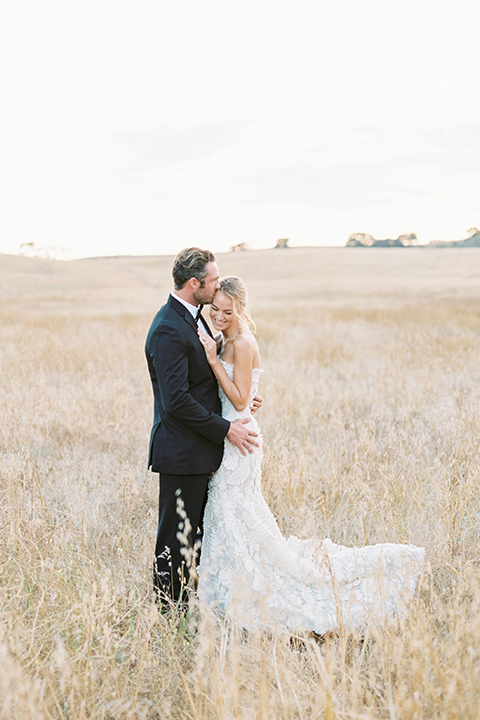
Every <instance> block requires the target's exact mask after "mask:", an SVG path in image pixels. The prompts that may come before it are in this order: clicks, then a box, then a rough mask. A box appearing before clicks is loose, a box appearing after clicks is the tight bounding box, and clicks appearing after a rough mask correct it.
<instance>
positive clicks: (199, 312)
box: [195, 305, 203, 325]
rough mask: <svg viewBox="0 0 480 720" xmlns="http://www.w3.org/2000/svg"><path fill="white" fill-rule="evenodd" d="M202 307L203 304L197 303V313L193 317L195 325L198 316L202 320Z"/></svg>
mask: <svg viewBox="0 0 480 720" xmlns="http://www.w3.org/2000/svg"><path fill="white" fill-rule="evenodd" d="M202 308H203V305H199V306H198V311H197V315H196V317H195V322H196V323H197V325H198V321H199V320H200V318H202V320H203V317H202Z"/></svg>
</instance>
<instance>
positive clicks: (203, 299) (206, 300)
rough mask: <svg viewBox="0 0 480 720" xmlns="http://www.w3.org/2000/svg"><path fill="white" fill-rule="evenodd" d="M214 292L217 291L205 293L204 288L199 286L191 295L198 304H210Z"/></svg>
mask: <svg viewBox="0 0 480 720" xmlns="http://www.w3.org/2000/svg"><path fill="white" fill-rule="evenodd" d="M216 292H217V291H216V290H214V292H213V293H210V295H207V294H206V290H205V288H199V289H198V290H197V291H196V292H194V294H193V297H194V299H195V302H197V303H198V304H199V305H211V304H212V301H213V298H214V297H215V293H216Z"/></svg>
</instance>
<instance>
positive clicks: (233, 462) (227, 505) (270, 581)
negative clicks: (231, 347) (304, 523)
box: [199, 361, 424, 633]
mask: <svg viewBox="0 0 480 720" xmlns="http://www.w3.org/2000/svg"><path fill="white" fill-rule="evenodd" d="M222 364H223V366H224V368H225V370H226V372H227V373H228V375H229V377H230V378H233V365H230V364H228V363H225V362H223V361H222ZM261 372H262V371H261V370H254V371H253V379H252V390H251V398H253V396H254V395H255V394H256V392H257V388H258V383H259V379H260V374H261ZM220 398H221V401H222V415H223V417H225V418H227V419H228V420H235V419H237V418H242V417H250V410H249V408H247V409H246V410H244V411H242V412H237V411H236V410H235V408H234V407H233V405H232V404H231V402H230V401H229V400H228V398H227V397H226V395H225V393H224V392H223V390H222V389H221V388H220ZM251 421H252V424H253V426H254V428H255V430H256V431H259V429H258V425H257V422H256V419H255V417H252V420H251ZM261 460H262V449H261V437H260V447H258V448H256V449H255V450H254V452H253V453H252V454H247V455H246V456H243V455H242V454H241V453H240V451H239V450H238V449H237V448H236V447H235V446H234V445H232V444H231V443H230V442H229V441H228V440H226V441H225V453H224V457H223V461H222V464H221V466H220V468H219V469H218V470H217V472H216V473H215V474H214V475H213V476H212V478H211V480H210V485H209V491H208V501H207V505H206V508H205V516H204V538H203V545H202V555H201V564H200V569H199V575H200V583H199V599H200V603H201V604H206V605H207V606H209V607H210V608H213V609H215V610H220V612H221V613H222V614H223V615H225V616H226V617H228V618H230V619H232V620H233V621H235V622H238V623H240V624H241V625H243V626H244V627H245V628H247V629H249V630H253V629H256V628H272V629H285V630H290V631H296V630H297V631H300V630H313V631H315V632H317V633H325V632H328V631H331V630H334V629H336V628H340V627H342V626H343V627H347V628H349V629H352V628H354V627H357V628H362V627H364V626H365V625H366V624H367V623H368V622H371V621H375V622H379V623H383V622H384V621H385V620H386V618H388V617H391V616H392V615H394V614H396V613H398V612H400V611H401V610H402V609H403V608H404V607H405V606H406V603H407V602H408V600H409V599H410V598H411V596H412V593H413V591H414V589H415V586H416V583H417V579H418V576H419V573H420V571H421V567H422V563H423V555H424V549H423V548H419V547H414V546H412V545H393V544H390V543H386V544H381V545H370V546H366V547H362V548H350V547H344V546H343V545H336V544H335V543H333V542H332V541H331V540H328V539H326V540H320V539H318V540H299V539H298V538H296V537H293V536H292V537H289V538H288V539H285V538H284V537H283V536H282V534H281V532H280V530H279V528H278V525H277V523H276V520H275V518H274V516H273V514H272V513H271V511H270V509H269V508H268V505H267V504H266V502H265V500H264V498H263V496H262V493H261V488H260V479H261V468H260V466H261Z"/></svg>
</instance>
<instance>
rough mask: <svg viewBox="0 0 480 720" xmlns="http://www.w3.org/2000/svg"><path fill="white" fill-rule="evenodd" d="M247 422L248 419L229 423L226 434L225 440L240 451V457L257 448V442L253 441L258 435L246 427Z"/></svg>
mask: <svg viewBox="0 0 480 720" xmlns="http://www.w3.org/2000/svg"><path fill="white" fill-rule="evenodd" d="M249 422H250V419H249V418H242V419H240V420H234V421H233V422H231V423H230V429H229V431H228V433H227V438H228V439H229V440H230V442H231V443H232V444H233V445H235V447H237V448H238V449H239V450H240V452H241V453H242V455H246V454H247V452H249V453H252V452H253V449H254V448H255V447H258V442H257V441H256V440H255V438H256V437H258V433H256V432H255V430H249V428H248V427H246V425H247V423H249Z"/></svg>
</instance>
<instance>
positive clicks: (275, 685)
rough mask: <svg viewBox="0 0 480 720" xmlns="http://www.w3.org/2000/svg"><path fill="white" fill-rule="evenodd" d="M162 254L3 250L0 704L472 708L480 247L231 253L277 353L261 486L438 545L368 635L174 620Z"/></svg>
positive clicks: (24, 712) (27, 710)
mask: <svg viewBox="0 0 480 720" xmlns="http://www.w3.org/2000/svg"><path fill="white" fill-rule="evenodd" d="M171 260H172V259H171V258H168V257H165V258H158V257H152V258H110V259H92V260H83V261H75V262H70V263H61V262H55V261H48V260H43V261H41V260H36V259H28V258H19V257H14V256H6V255H4V256H0V307H1V310H0V323H1V338H2V340H1V343H0V374H1V385H0V411H1V418H2V421H1V424H0V448H1V455H0V474H1V475H0V477H1V485H2V494H1V520H0V526H1V536H0V547H1V565H0V707H1V710H0V717H1V718H5V719H7V718H8V719H11V718H14V719H15V720H16V719H19V720H23V719H24V718H25V719H33V718H34V719H35V720H44V719H45V720H46V719H50V718H55V719H57V718H62V719H66V718H68V719H75V720H79V719H83V718H95V719H99V720H113V719H115V720H123V719H127V718H145V719H154V718H182V719H183V718H194V719H195V720H207V719H209V720H210V719H212V720H213V719H215V720H217V719H218V720H223V719H224V718H245V719H249V720H250V719H251V718H261V719H262V720H263V719H267V718H275V719H276V718H285V719H286V718H299V719H305V720H306V719H307V718H308V719H309V720H310V719H313V718H325V719H327V720H333V719H340V718H342V719H343V718H345V719H354V718H358V719H365V720H367V719H371V718H392V719H393V718H396V719H397V720H399V719H400V718H415V719H421V718H452V719H453V718H462V719H463V718H472V720H473V719H474V718H475V719H477V718H478V717H479V715H480V709H479V705H480V703H479V697H480V607H479V603H480V570H479V559H480V531H479V515H480V493H479V480H480V477H479V475H480V473H479V468H480V461H479V457H480V452H479V451H480V448H479V444H480V442H479V429H480V417H479V413H480V410H479V408H480V364H479V358H480V253H479V252H478V251H477V250H475V249H471V250H469V249H462V250H421V249H411V250H398V251H397V250H390V249H389V250H381V249H380V250H361V249H359V250H356V249H343V248H342V249H320V248H316V249H297V250H285V251H273V250H272V251H261V252H255V253H245V254H239V255H223V256H220V257H219V258H218V261H219V265H220V270H221V272H222V273H223V274H230V273H235V274H238V275H241V276H242V277H243V278H244V279H245V281H246V283H247V285H248V287H249V291H250V296H251V309H252V312H253V315H254V318H255V320H256V323H257V328H258V340H259V344H260V348H261V352H262V356H263V365H264V370H265V373H264V379H263V381H262V387H261V392H262V395H263V397H264V407H263V409H262V410H261V413H260V414H259V422H260V424H261V426H262V431H263V434H264V438H265V445H264V447H265V456H264V463H263V490H264V494H265V496H266V498H267V500H268V502H269V504H270V506H271V507H272V509H273V511H274V512H275V515H276V517H277V518H278V521H279V524H280V526H281V528H282V530H283V531H284V532H285V533H286V534H290V533H294V534H296V535H297V536H300V537H310V536H317V537H323V536H328V537H330V538H331V539H332V540H334V541H336V542H340V543H344V544H351V545H353V544H357V545H363V544H365V543H367V544H368V543H374V542H381V541H389V542H408V543H411V544H417V545H424V546H425V547H426V548H427V557H428V562H427V566H426V573H425V576H424V577H423V578H422V581H421V584H420V586H419V588H418V592H417V596H416V599H415V601H414V603H413V604H412V606H411V607H410V610H409V613H408V614H407V615H406V616H405V617H403V618H402V619H400V620H399V621H398V622H397V623H395V624H393V625H389V626H388V627H384V628H373V627H371V628H368V629H367V630H366V632H365V634H364V635H363V636H360V635H346V634H345V633H342V632H341V631H340V632H339V633H338V634H335V635H331V636H329V637H326V638H324V639H323V640H321V639H318V638H312V637H309V636H307V635H306V636H305V637H302V638H300V637H296V638H293V639H292V638H291V637H289V636H287V635H283V634H280V633H279V634H277V635H272V634H271V635H265V634H262V633H257V634H250V635H246V634H244V633H242V632H240V631H239V630H238V629H235V628H233V629H232V628H230V629H229V628H226V627H224V626H222V625H221V624H218V625H215V624H212V623H210V621H209V620H208V619H205V620H199V619H198V617H197V616H196V615H195V613H194V614H193V617H192V618H191V620H190V621H189V622H187V621H185V620H183V619H176V620H175V619H172V618H167V617H162V616H159V614H158V612H157V610H156V607H155V605H154V603H153V598H152V593H151V588H150V580H151V561H152V554H153V545H154V536H155V530H156V515H157V491H158V488H157V479H156V476H153V475H151V474H150V473H148V471H147V470H146V455H147V443H148V435H149V430H150V422H151V417H152V401H151V389H150V384H149V380H148V376H147V371H146V364H145V361H144V357H143V343H144V338H145V335H146V332H147V329H148V327H149V324H150V321H151V319H152V317H153V315H154V313H155V312H156V310H157V308H158V306H159V305H160V304H163V302H164V300H165V298H166V295H167V293H168V291H169V289H170V266H171Z"/></svg>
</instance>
